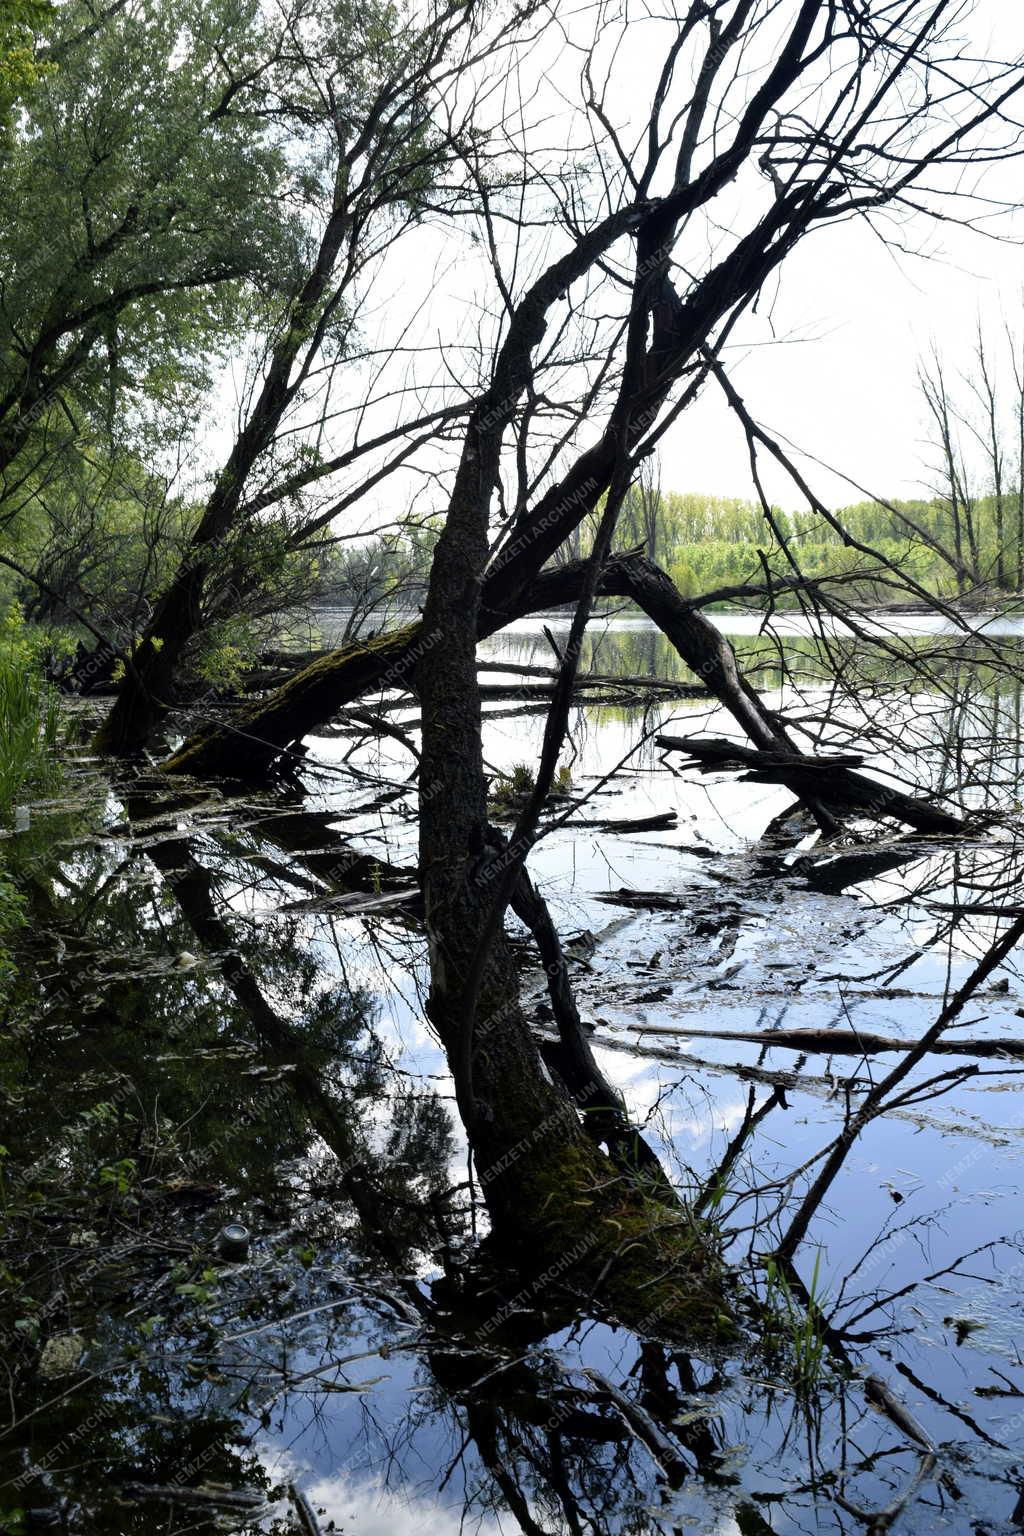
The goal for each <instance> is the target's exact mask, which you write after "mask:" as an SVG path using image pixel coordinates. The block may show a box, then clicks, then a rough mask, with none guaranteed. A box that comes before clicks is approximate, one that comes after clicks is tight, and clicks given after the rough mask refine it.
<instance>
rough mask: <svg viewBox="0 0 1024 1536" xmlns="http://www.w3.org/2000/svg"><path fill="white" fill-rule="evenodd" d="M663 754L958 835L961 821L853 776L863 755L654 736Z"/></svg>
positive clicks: (840, 807)
mask: <svg viewBox="0 0 1024 1536" xmlns="http://www.w3.org/2000/svg"><path fill="white" fill-rule="evenodd" d="M654 740H655V744H656V745H657V746H659V747H660V748H661V749H662V751H663V752H680V753H682V754H683V755H684V756H686V757H688V758H691V759H693V760H694V761H696V762H698V763H699V764H700V765H701V768H702V769H704V770H705V771H707V770H709V769H714V768H721V769H734V768H746V769H747V772H746V773H744V775H743V777H744V778H745V779H750V780H753V781H755V782H758V783H769V784H783V785H785V787H786V788H787V789H789V790H791V791H792V792H793V794H795V795H797V796H798V797H799V798H800V799H801V800H815V799H820V800H822V801H824V802H826V803H827V804H828V806H829V807H830V809H831V810H833V811H837V812H840V813H846V814H856V813H858V812H859V813H860V814H862V815H867V816H872V817H883V816H891V817H894V818H895V819H896V820H897V821H905V822H906V823H907V824H908V825H909V826H911V827H914V828H915V830H916V831H918V832H937V833H946V834H952V833H962V832H965V831H967V824H966V822H964V821H962V820H961V818H960V817H959V816H953V815H951V814H950V812H949V811H944V810H942V809H941V808H940V807H938V806H934V805H931V804H930V803H929V802H928V801H926V800H919V799H916V798H915V797H914V796H912V795H908V794H905V793H904V792H903V791H902V790H899V789H892V788H891V787H890V786H889V785H888V784H881V783H879V782H878V781H877V780H876V779H869V778H866V777H865V776H864V775H863V774H859V773H855V772H854V771H853V769H854V768H855V767H859V766H860V765H861V764H862V763H863V761H864V759H863V758H862V757H855V756H853V757H851V756H843V757H808V756H805V755H804V754H803V753H801V752H792V753H790V752H785V751H779V750H777V749H767V750H766V749H759V748H756V747H748V746H744V745H743V744H742V743H740V742H736V741H727V740H725V739H724V738H722V737H717V736H656V737H655V738H654Z"/></svg>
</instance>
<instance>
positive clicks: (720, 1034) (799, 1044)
mask: <svg viewBox="0 0 1024 1536" xmlns="http://www.w3.org/2000/svg"><path fill="white" fill-rule="evenodd" d="M625 1027H626V1028H627V1029H629V1030H635V1031H636V1033H637V1034H638V1035H674V1036H676V1037H677V1038H679V1039H681V1040H731V1041H734V1042H742V1043H744V1044H747V1045H760V1046H765V1047H776V1046H782V1047H783V1049H784V1050H787V1051H800V1052H801V1053H806V1052H810V1051H813V1052H815V1053H816V1054H819V1055H821V1054H825V1055H829V1056H868V1055H875V1054H878V1053H881V1052H884V1051H912V1050H914V1049H915V1048H916V1047H917V1046H918V1045H919V1044H920V1042H919V1041H917V1040H901V1039H900V1038H899V1037H898V1036H896V1035H875V1034H872V1033H871V1032H870V1031H869V1030H866V1029H770V1030H763V1029H762V1030H752V1029H687V1028H686V1026H685V1025H682V1024H681V1025H674V1024H673V1025H669V1024H628V1025H626V1026H625ZM602 1043H603V1042H602ZM931 1050H932V1051H933V1052H935V1053H942V1054H944V1055H947V1056H981V1057H989V1058H991V1057H999V1056H1006V1057H1013V1058H1017V1057H1024V1040H1021V1039H1011V1038H1005V1039H1002V1040H998V1039H996V1040H989V1039H980V1038H978V1037H976V1036H975V1037H972V1038H971V1039H963V1040H947V1039H945V1038H942V1039H939V1040H937V1041H936V1043H935V1044H934V1045H933V1046H932V1047H931Z"/></svg>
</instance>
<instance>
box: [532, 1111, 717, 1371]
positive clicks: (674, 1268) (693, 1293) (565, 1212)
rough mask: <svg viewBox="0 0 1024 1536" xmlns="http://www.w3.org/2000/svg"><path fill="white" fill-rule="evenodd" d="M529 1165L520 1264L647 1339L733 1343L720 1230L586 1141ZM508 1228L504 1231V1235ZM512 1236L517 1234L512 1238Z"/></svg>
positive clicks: (545, 1156) (533, 1159) (547, 1153)
mask: <svg viewBox="0 0 1024 1536" xmlns="http://www.w3.org/2000/svg"><path fill="white" fill-rule="evenodd" d="M544 1154H545V1155H542V1156H540V1157H536V1158H531V1160H530V1165H529V1167H527V1168H524V1169H523V1170H522V1171H521V1172H520V1174H519V1177H518V1178H517V1179H516V1189H515V1208H514V1212H513V1214H512V1215H511V1216H510V1220H509V1227H510V1228H511V1229H515V1239H516V1240H515V1247H516V1250H517V1257H518V1260H519V1262H520V1263H522V1257H521V1256H522V1255H523V1254H528V1255H529V1256H530V1264H531V1267H532V1268H533V1269H534V1270H535V1271H536V1272H539V1273H541V1274H542V1275H547V1276H548V1277H549V1281H550V1284H551V1286H552V1287H553V1288H555V1289H559V1288H566V1287H568V1288H569V1289H570V1290H571V1291H572V1292H573V1294H574V1295H575V1296H576V1298H577V1299H578V1298H579V1297H580V1295H583V1296H585V1297H586V1298H587V1299H588V1300H590V1299H592V1300H593V1302H594V1304H595V1305H596V1306H597V1307H598V1308H599V1310H600V1311H602V1312H604V1313H605V1314H606V1315H608V1316H609V1317H611V1318H613V1319H615V1320H616V1321H618V1322H621V1323H622V1324H624V1325H625V1326H628V1327H629V1328H631V1329H634V1330H635V1331H637V1332H638V1333H641V1334H649V1335H652V1336H655V1337H662V1338H669V1339H676V1340H693V1339H695V1338H700V1339H702V1340H704V1341H707V1340H709V1339H711V1340H715V1341H720V1342H725V1341H727V1340H729V1339H730V1338H733V1337H735V1336H736V1332H737V1328H736V1322H735V1319H734V1316H733V1308H732V1303H731V1301H730V1299H729V1296H728V1287H727V1276H726V1270H725V1267H724V1265H723V1263H722V1260H721V1257H720V1254H719V1251H718V1245H717V1242H716V1239H715V1234H714V1231H713V1229H712V1228H711V1227H710V1226H709V1225H708V1224H707V1223H705V1222H703V1221H700V1220H699V1219H698V1218H696V1217H694V1216H693V1215H692V1213H691V1212H690V1211H688V1210H687V1208H686V1206H685V1205H684V1204H683V1203H682V1202H678V1203H676V1202H673V1203H669V1202H668V1201H666V1200H665V1199H664V1198H663V1197H661V1196H658V1195H655V1194H653V1193H652V1192H651V1191H650V1190H648V1189H645V1188H644V1186H643V1184H642V1183H641V1182H639V1181H638V1180H637V1179H635V1178H634V1177H632V1176H630V1175H627V1174H625V1173H623V1172H621V1171H620V1170H618V1169H616V1168H615V1167H614V1166H613V1165H612V1164H611V1163H610V1162H609V1161H608V1159H607V1158H605V1157H604V1156H603V1154H601V1153H600V1152H599V1151H598V1149H597V1148H596V1147H593V1146H592V1145H590V1144H588V1143H587V1142H583V1141H581V1142H579V1143H575V1144H571V1145H568V1146H563V1147H561V1148H560V1149H559V1150H558V1151H557V1152H555V1153H552V1151H551V1149H550V1147H548V1148H545V1149H544ZM504 1225H505V1223H502V1226H504ZM507 1235H511V1231H510V1232H509V1234H507Z"/></svg>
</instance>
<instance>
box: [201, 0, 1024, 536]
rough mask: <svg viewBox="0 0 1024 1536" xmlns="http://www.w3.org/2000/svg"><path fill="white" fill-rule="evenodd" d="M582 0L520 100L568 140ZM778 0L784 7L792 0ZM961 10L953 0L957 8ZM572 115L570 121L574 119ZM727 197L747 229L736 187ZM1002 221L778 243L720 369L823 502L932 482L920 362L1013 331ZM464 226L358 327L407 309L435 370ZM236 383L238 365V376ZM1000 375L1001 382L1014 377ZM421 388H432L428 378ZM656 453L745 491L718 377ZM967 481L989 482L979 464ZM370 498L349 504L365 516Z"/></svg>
mask: <svg viewBox="0 0 1024 1536" xmlns="http://www.w3.org/2000/svg"><path fill="white" fill-rule="evenodd" d="M578 3H579V10H578V12H577V11H575V10H574V9H573V10H571V14H570V11H567V10H562V8H561V7H559V8H558V17H559V21H560V22H561V23H562V24H563V26H564V28H565V33H564V36H563V38H562V44H563V46H559V38H558V36H557V34H556V33H555V32H552V33H551V34H550V36H549V37H546V38H545V41H544V43H543V45H542V46H541V51H540V52H539V54H537V55H536V56H535V57H534V58H533V60H532V62H531V65H530V69H531V70H532V72H533V80H532V82H531V85H532V88H534V90H535V94H534V95H533V97H532V99H531V101H530V102H529V108H530V110H532V111H533V112H534V113H535V114H536V115H537V116H538V117H539V118H542V119H543V122H544V130H543V132H544V136H545V138H546V140H547V141H549V142H550V143H551V144H553V145H555V146H557V144H558V142H559V135H560V133H563V132H564V135H565V138H564V140H563V142H567V141H568V139H569V137H570V133H571V130H570V128H569V127H568V122H569V121H570V120H571V112H570V110H569V108H568V107H566V106H563V103H568V102H570V101H572V99H573V97H574V95H575V99H576V100H577V101H578V99H579V80H578V66H577V63H576V61H575V59H574V57H573V50H572V47H571V46H565V44H566V41H567V42H568V43H569V44H571V43H572V41H573V35H574V28H575V29H577V30H578V32H579V36H580V38H583V37H584V36H585V35H589V28H590V27H591V25H592V9H593V8H592V7H591V6H590V5H589V4H587V3H584V0H578ZM783 9H784V12H785V14H786V15H787V16H789V15H791V9H790V8H788V7H784V8H783ZM970 10H971V7H970V6H969V5H967V4H965V6H964V12H965V17H966V16H967V13H968V12H969V11H970ZM780 14H781V13H780ZM964 29H965V30H964V36H965V38H970V39H971V40H973V42H975V43H976V44H977V45H979V46H978V49H977V51H978V52H980V53H982V54H983V55H984V54H986V53H989V54H994V55H998V56H999V57H1002V58H1012V57H1015V56H1021V55H1024V5H1020V4H1018V3H1016V0H978V4H977V5H976V6H975V7H974V8H973V18H972V19H970V20H969V21H968V20H966V19H965V22H964ZM624 35H625V43H624V45H623V46H622V48H621V49H620V51H619V53H618V55H617V57H616V63H615V68H616V71H617V76H616V79H617V89H616V92H615V96H614V100H615V102H616V103H617V104H619V105H620V107H621V111H622V114H623V117H622V120H623V121H625V122H627V123H628V122H629V111H630V110H631V109H633V108H635V111H636V113H637V118H636V124H640V123H643V122H644V121H645V116H644V114H645V111H646V104H647V102H648V101H649V98H650V71H651V68H652V58H653V57H657V58H659V59H660V56H661V55H660V50H659V49H657V48H651V47H650V33H649V31H648V30H646V29H645V28H644V27H637V28H632V27H630V28H628V29H627V31H626V33H625V34H624ZM545 49H546V50H547V51H546V52H545V51H544V50H545ZM623 104H626V105H623ZM1020 110H1022V111H1024V103H1022V106H1021V108H1020ZM560 114H561V115H560ZM575 121H576V123H577V127H578V124H579V121H580V119H579V118H578V117H577V118H576V119H575ZM636 124H634V126H636ZM555 154H556V158H557V148H556V151H555ZM1022 183H1024V160H1021V161H1019V162H1015V163H1011V164H1009V165H1002V166H996V167H994V168H992V169H991V170H990V171H987V172H986V181H985V190H986V192H987V193H988V194H990V195H992V196H994V197H1001V198H1006V199H1008V200H1010V201H1015V200H1018V199H1020V188H1021V185H1022ZM743 195H744V194H742V193H741V192H740V193H738V194H737V196H738V197H739V198H740V199H742V196H743ZM733 210H734V211H735V212H736V213H737V215H738V218H737V219H736V221H735V222H736V227H737V228H738V229H740V230H742V229H743V228H744V227H746V226H745V224H744V222H743V212H744V210H743V207H742V202H741V201H740V202H735V203H734V205H733ZM997 227H998V234H999V237H998V238H994V237H993V236H992V235H985V234H981V233H976V232H973V231H970V230H964V229H961V228H960V227H958V226H957V225H956V224H953V223H949V224H941V225H936V224H935V223H934V222H933V221H931V220H929V219H927V218H925V217H924V216H911V217H910V218H909V219H908V220H907V221H906V223H905V224H904V225H903V227H902V228H901V230H900V232H899V238H900V241H901V243H902V244H904V245H905V246H907V247H909V249H896V248H895V246H893V245H886V244H885V243H883V241H882V240H881V239H880V238H879V237H878V235H877V234H876V233H874V232H873V231H872V230H871V229H870V228H869V226H868V225H867V224H866V223H865V222H863V221H858V222H856V223H854V222H848V223H845V224H841V225H835V226H828V227H825V228H821V229H817V230H814V231H813V232H812V233H811V234H810V235H809V236H808V237H807V238H806V239H805V240H804V242H803V243H802V244H801V245H800V246H798V248H797V249H796V250H795V251H794V252H793V253H792V254H791V255H790V256H789V257H787V259H786V261H785V263H784V264H783V267H782V269H781V272H780V274H779V277H778V281H777V283H775V282H773V284H772V286H771V288H770V289H769V290H768V291H767V292H766V294H765V295H764V298H763V302H762V303H761V304H760V305H759V309H758V313H756V314H755V315H753V316H750V317H747V318H746V319H745V320H744V322H743V325H742V329H741V330H740V332H739V333H738V334H739V336H740V337H741V338H742V340H741V342H740V343H739V344H737V345H736V346H735V347H733V348H731V349H730V350H729V351H728V352H727V353H725V354H724V361H725V363H726V365H727V368H728V371H729V373H730V376H731V377H732V380H733V382H734V384H735V385H736V386H737V387H738V388H739V390H740V392H741V393H742V394H743V396H744V398H745V400H746V402H747V405H748V406H749V407H750V409H751V411H752V413H753V414H754V415H755V417H756V418H757V419H758V420H759V421H760V422H762V423H763V424H764V425H765V426H767V427H769V428H770V429H771V430H772V431H773V432H775V433H776V434H778V435H779V436H780V437H781V438H785V439H787V440H788V444H791V445H794V446H795V447H796V448H798V449H799V450H802V452H803V453H804V454H806V455H809V456H813V459H812V458H806V459H802V460H801V468H802V469H803V470H804V471H805V473H806V475H807V477H808V479H809V481H810V483H811V485H812V488H813V489H814V490H815V491H816V492H817V493H818V494H819V495H820V496H821V497H822V498H823V499H824V500H825V501H826V502H827V503H829V504H831V505H834V506H840V505H843V504H847V503H849V502H851V501H856V500H860V499H862V498H863V496H864V495H866V494H877V495H882V496H886V497H901V496H902V497H914V496H923V495H927V494H929V493H930V491H931V489H932V488H933V486H934V484H935V478H934V474H933V472H932V465H933V464H934V461H935V455H934V450H933V448H932V446H931V444H930V441H929V426H928V420H927V412H926V408H925V405H924V401H923V399H922V396H921V392H920V387H919V382H918V376H917V375H918V368H919V366H920V364H921V363H922V361H923V360H925V359H927V357H928V355H929V353H930V352H931V351H932V350H933V349H937V350H938V352H939V353H941V356H942V358H943V361H944V364H945V365H946V367H947V369H948V372H949V374H950V375H951V376H953V375H956V374H957V373H958V372H959V371H960V370H964V371H966V372H970V371H971V366H972V353H973V350H974V347H975V345H976V332H977V328H978V325H979V323H980V325H981V326H982V329H983V332H984V335H985V338H986V345H987V346H988V347H989V348H990V350H991V351H993V352H994V353H997V354H998V353H999V349H1000V348H1002V347H1004V346H1005V328H1006V326H1007V325H1009V326H1011V327H1014V328H1016V329H1017V330H1018V331H1020V332H1024V217H1019V216H1018V217H1015V218H1013V219H1011V220H1009V221H1007V222H1003V223H1001V224H999V225H998V226H997ZM466 233H467V232H466V230H465V229H463V230H461V231H460V233H459V234H458V235H454V236H453V235H452V234H451V233H450V232H448V233H445V232H444V231H442V230H440V229H438V228H437V227H435V228H433V229H429V228H424V229H423V230H421V231H414V232H413V233H412V234H411V235H410V236H408V237H406V238H403V240H402V241H400V242H399V243H398V245H397V246H396V247H395V248H394V250H393V252H392V253H391V254H390V255H389V256H388V259H387V262H386V263H385V265H384V266H383V267H382V269H381V270H380V271H379V272H378V273H377V274H376V275H375V278H374V283H373V286H372V291H371V293H370V296H369V301H368V307H367V323H366V335H367V337H368V338H370V339H371V340H372V338H373V337H374V336H375V335H376V334H378V332H377V328H378V327H379V328H380V329H379V334H380V335H381V336H382V337H383V336H385V335H391V336H394V335H395V334H396V333H397V332H398V329H399V328H400V327H401V326H402V325H403V324H405V323H406V322H408V324H409V326H410V330H409V332H408V335H407V336H405V337H403V340H406V341H409V342H415V343H418V344H423V345H426V346H428V347H430V348H433V347H435V346H436V345H438V344H440V346H441V348H442V350H443V353H444V361H443V364H442V369H444V368H449V367H450V368H451V370H452V372H454V373H460V372H461V370H462V365H463V356H464V355H463V354H462V353H461V351H460V347H461V344H462V342H463V341H465V340H469V341H470V342H471V341H472V339H473V337H474V335H475V332H476V328H477V324H478V317H479V309H478V306H493V305H494V302H495V290H494V284H493V279H492V277H491V274H490V271H489V268H488V264H487V261H486V257H485V253H484V251H483V248H482V247H481V246H472V245H470V243H469V241H468V239H467V238H466ZM723 245H724V241H723ZM563 247H564V239H563ZM558 248H559V249H561V248H562V247H558ZM552 249H554V247H552ZM434 366H436V363H435V365H434ZM996 372H997V374H1000V375H1002V376H1004V377H1009V369H1008V363H1007V362H1005V361H1002V360H1001V361H1000V363H998V364H997V368H996ZM237 382H238V376H237V373H236V374H235V376H234V378H233V381H232V385H233V387H235V388H236V387H237ZM1009 383H1010V387H1011V388H1012V378H1010V379H1009ZM423 400H424V404H425V405H426V404H428V403H430V397H429V394H428V395H424V397H423ZM434 403H436V401H435V402H434ZM230 414H231V413H230V412H225V413H223V416H222V419H221V423H220V425H219V426H218V427H217V428H216V429H215V430H214V432H213V434H212V441H213V442H214V443H215V444H216V445H217V448H218V451H219V450H221V448H222V446H226V445H227V444H229V442H230V433H229V427H230ZM350 422H351V418H350V417H348V418H342V419H341V424H340V425H339V429H338V430H339V432H340V434H341V436H340V437H339V438H338V440H337V441H336V443H335V444H334V446H335V447H336V448H340V447H345V446H347V440H346V439H345V436H344V434H345V433H346V432H347V431H348V429H349V425H350ZM328 446H331V444H330V441H329V439H328ZM814 459H816V460H820V461H821V464H820V465H819V464H816V463H815V462H813V460H814ZM826 466H827V467H826ZM659 467H660V478H661V484H662V486H663V488H665V489H668V490H676V491H687V492H705V493H710V494H714V495H722V496H743V497H748V496H752V495H753V494H754V486H753V482H752V479H751V474H750V467H749V462H748V457H747V449H746V444H745V442H744V440H743V437H742V433H741V432H740V430H739V428H738V426H737V424H736V422H735V420H734V419H733V417H732V416H731V414H730V412H729V411H728V409H727V408H726V406H725V404H724V402H723V401H722V399H721V396H720V392H719V391H718V390H717V386H714V385H709V386H708V387H706V388H705V391H704V393H703V395H702V397H701V398H700V399H699V400H698V401H697V403H696V404H695V405H694V406H693V407H691V409H690V410H688V411H687V412H686V414H685V415H683V416H682V417H681V418H680V419H679V421H678V422H677V423H676V424H675V425H674V426H673V427H672V428H671V429H670V430H669V432H668V433H667V435H666V437H665V438H664V440H663V443H662V446H661V450H660V466H659ZM763 471H764V472H763V479H764V484H765V487H766V490H767V492H768V494H769V496H770V497H771V498H772V500H774V501H775V502H777V503H778V504H781V505H783V506H786V507H789V508H793V509H795V508H797V507H799V506H800V505H801V497H800V493H799V491H798V490H796V489H795V488H794V486H793V484H792V482H791V481H790V480H789V478H788V477H787V476H786V475H785V474H784V472H783V471H782V470H780V469H778V468H777V467H775V466H772V465H771V464H770V463H769V462H765V464H764V466H763ZM844 476H849V477H850V478H851V479H852V480H853V481H856V482H857V483H858V485H859V486H860V487H863V489H858V486H857V485H853V484H851V483H850V480H848V479H845V478H844ZM435 484H436V489H428V500H429V496H430V495H431V494H432V495H434V497H435V500H437V502H438V505H437V506H436V508H434V507H432V506H428V507H427V510H438V511H440V510H442V509H443V500H444V498H443V494H442V493H441V487H440V483H439V482H436V483H435ZM975 488H976V489H977V490H979V491H982V492H983V491H984V490H986V489H987V488H988V487H987V485H986V484H984V483H982V481H981V480H979V483H978V484H977V486H976V487H975ZM414 489H415V486H414V483H413V481H412V479H411V478H408V479H406V480H405V481H404V482H402V481H399V480H397V479H396V480H395V481H393V482H389V484H388V487H387V490H386V492H385V493H384V494H383V495H382V497H381V498H379V499H378V501H377V503H376V509H375V510H374V513H373V517H374V518H375V517H376V516H377V515H378V512H377V509H379V508H380V507H387V508H390V509H391V510H392V511H393V510H394V509H395V506H396V502H402V501H403V500H405V501H408V499H409V498H410V497H411V496H412V494H413V492H414ZM370 505H371V504H370V503H368V504H367V509H366V511H365V512H364V510H363V509H362V508H360V511H359V513H358V514H353V516H354V517H358V518H360V519H362V518H364V517H367V516H369V515H370V513H369V508H370ZM349 526H351V519H350V520H349Z"/></svg>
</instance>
